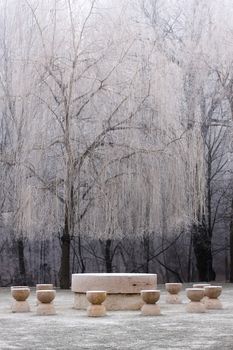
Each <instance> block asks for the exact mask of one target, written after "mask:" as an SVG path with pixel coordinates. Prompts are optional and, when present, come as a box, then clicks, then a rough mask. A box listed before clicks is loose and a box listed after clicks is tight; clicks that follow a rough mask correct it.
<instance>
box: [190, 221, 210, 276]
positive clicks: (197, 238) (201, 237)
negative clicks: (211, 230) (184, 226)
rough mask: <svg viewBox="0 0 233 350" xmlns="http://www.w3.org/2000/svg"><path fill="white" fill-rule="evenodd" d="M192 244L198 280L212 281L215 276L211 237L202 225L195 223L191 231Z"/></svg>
mask: <svg viewBox="0 0 233 350" xmlns="http://www.w3.org/2000/svg"><path fill="white" fill-rule="evenodd" d="M193 246H194V253H195V256H196V266H197V270H198V280H199V281H201V282H204V281H206V282H209V281H214V280H215V278H216V274H215V271H214V269H213V256H212V246H211V238H210V237H208V234H207V232H206V230H205V228H204V227H203V225H201V224H199V225H196V226H195V228H194V231H193Z"/></svg>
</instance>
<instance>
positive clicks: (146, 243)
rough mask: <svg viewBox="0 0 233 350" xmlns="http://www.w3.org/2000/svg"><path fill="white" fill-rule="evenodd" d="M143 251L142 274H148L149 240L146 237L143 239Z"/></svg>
mask: <svg viewBox="0 0 233 350" xmlns="http://www.w3.org/2000/svg"><path fill="white" fill-rule="evenodd" d="M143 247H144V249H143V251H144V262H145V263H144V264H143V267H144V268H143V272H145V273H149V261H150V238H149V236H148V235H145V236H144V237H143Z"/></svg>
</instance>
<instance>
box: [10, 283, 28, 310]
mask: <svg viewBox="0 0 233 350" xmlns="http://www.w3.org/2000/svg"><path fill="white" fill-rule="evenodd" d="M11 295H12V297H13V298H14V299H15V300H14V302H13V304H12V307H11V308H12V312H14V313H16V312H29V311H30V306H29V304H28V302H27V298H28V297H29V295H30V288H28V287H25V286H17V287H11Z"/></svg>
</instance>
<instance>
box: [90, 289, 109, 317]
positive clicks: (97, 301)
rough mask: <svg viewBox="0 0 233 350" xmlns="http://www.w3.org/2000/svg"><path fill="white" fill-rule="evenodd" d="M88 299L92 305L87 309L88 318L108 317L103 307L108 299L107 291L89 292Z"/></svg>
mask: <svg viewBox="0 0 233 350" xmlns="http://www.w3.org/2000/svg"><path fill="white" fill-rule="evenodd" d="M86 297H87V300H88V301H89V303H90V304H91V305H89V306H88V308H87V316H89V317H102V316H105V315H106V308H105V306H104V305H102V303H103V302H104V301H105V299H106V297H107V293H106V292H105V291H87V292H86Z"/></svg>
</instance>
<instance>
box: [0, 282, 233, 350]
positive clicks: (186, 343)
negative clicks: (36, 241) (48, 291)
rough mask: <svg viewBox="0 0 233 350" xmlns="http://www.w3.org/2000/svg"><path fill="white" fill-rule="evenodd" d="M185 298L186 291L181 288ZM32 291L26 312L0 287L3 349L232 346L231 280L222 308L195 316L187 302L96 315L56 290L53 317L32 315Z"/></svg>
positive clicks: (0, 344) (0, 349) (69, 294)
mask: <svg viewBox="0 0 233 350" xmlns="http://www.w3.org/2000/svg"><path fill="white" fill-rule="evenodd" d="M181 295H182V297H183V300H184V302H185V303H186V302H187V299H186V298H185V292H182V294H181ZM35 300H36V299H35V291H34V290H32V293H31V296H30V298H29V303H30V305H31V309H32V312H31V313H30V314H12V313H11V312H10V304H11V296H10V289H8V288H1V289H0V350H5V349H23V350H34V349H43V350H50V349H65V350H66V349H70V350H73V349H75V350H76V349H93V350H104V349H122V350H123V349H139V350H140V349H143V350H154V349H184V350H187V349H198V350H201V349H211V350H212V349H213V350H214V349H216V350H220V349H224V350H225V349H231V350H232V349H233V285H224V291H223V295H222V297H221V300H222V302H223V304H224V310H221V311H219V310H218V311H211V312H208V313H206V314H201V315H195V314H192V315H191V314H187V313H186V312H185V305H178V306H174V305H166V304H165V303H164V300H165V292H164V290H162V294H161V302H160V305H161V310H162V316H159V317H143V316H141V315H140V314H139V312H111V313H109V316H107V317H104V318H99V319H93V318H88V317H86V314H85V312H83V311H78V310H73V309H72V302H73V295H72V292H70V291H60V290H58V291H57V297H56V301H55V306H56V309H57V313H58V314H57V315H56V316H47V317H45V316H36V315H35V310H36V306H35Z"/></svg>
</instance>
